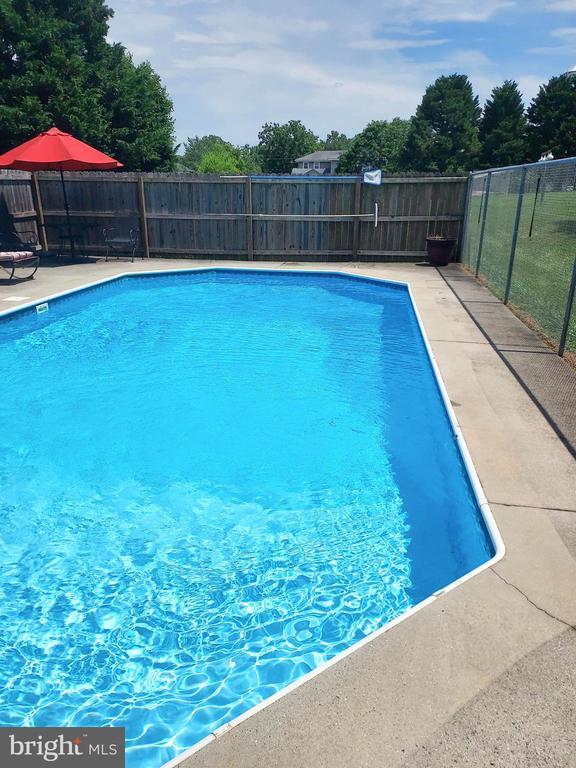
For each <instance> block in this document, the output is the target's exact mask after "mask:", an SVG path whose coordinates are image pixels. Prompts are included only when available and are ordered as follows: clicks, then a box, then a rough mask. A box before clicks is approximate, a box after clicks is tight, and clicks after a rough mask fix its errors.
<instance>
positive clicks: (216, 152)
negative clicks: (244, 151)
mask: <svg viewBox="0 0 576 768" xmlns="http://www.w3.org/2000/svg"><path fill="white" fill-rule="evenodd" d="M198 173H225V174H228V175H234V174H240V173H242V169H241V168H240V163H239V158H238V153H237V152H236V150H235V148H234V147H232V150H230V149H227V148H226V147H219V148H217V149H212V150H210V152H206V154H205V155H204V156H203V157H202V160H201V161H200V164H199V166H198Z"/></svg>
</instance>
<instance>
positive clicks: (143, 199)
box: [138, 173, 150, 259]
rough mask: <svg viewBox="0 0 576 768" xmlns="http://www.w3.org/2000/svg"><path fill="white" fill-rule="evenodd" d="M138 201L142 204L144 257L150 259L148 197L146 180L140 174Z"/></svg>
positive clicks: (141, 226)
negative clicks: (145, 190)
mask: <svg viewBox="0 0 576 768" xmlns="http://www.w3.org/2000/svg"><path fill="white" fill-rule="evenodd" d="M138 201H139V204H140V229H141V230H142V245H143V246H144V256H145V257H146V258H147V259H149V258H150V244H149V242H148V219H147V217H146V197H145V195H144V178H143V176H142V174H141V173H139V174H138Z"/></svg>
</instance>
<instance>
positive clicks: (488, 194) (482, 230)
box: [475, 171, 492, 277]
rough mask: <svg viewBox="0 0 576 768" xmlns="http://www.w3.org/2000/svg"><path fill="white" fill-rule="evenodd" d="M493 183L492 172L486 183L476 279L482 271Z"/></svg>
mask: <svg viewBox="0 0 576 768" xmlns="http://www.w3.org/2000/svg"><path fill="white" fill-rule="evenodd" d="M491 181H492V171H489V173H488V181H487V182H486V192H485V193H484V195H485V197H484V200H483V203H484V210H483V211H482V226H481V227H480V240H479V242H478V258H477V259H476V272H475V274H476V277H478V272H479V271H480V258H481V257H482V246H483V245H484V230H485V228H486V211H487V210H488V199H489V197H490V182H491Z"/></svg>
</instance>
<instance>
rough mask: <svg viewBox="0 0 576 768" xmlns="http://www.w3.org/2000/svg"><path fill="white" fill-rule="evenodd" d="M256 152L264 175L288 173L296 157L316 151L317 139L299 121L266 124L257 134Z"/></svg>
mask: <svg viewBox="0 0 576 768" xmlns="http://www.w3.org/2000/svg"><path fill="white" fill-rule="evenodd" d="M258 139H259V144H258V151H259V154H260V157H261V159H262V168H263V170H264V171H265V172H266V173H290V171H291V170H292V168H293V167H294V162H295V160H296V158H297V157H301V156H302V155H307V154H309V153H310V152H314V151H315V150H316V149H318V145H319V139H318V137H317V136H316V135H315V134H314V133H313V132H312V131H310V130H308V128H306V127H305V126H304V125H302V123H301V122H300V120H290V121H289V122H288V123H286V124H285V125H280V124H279V123H266V124H265V125H263V126H262V130H261V131H260V133H259V134H258Z"/></svg>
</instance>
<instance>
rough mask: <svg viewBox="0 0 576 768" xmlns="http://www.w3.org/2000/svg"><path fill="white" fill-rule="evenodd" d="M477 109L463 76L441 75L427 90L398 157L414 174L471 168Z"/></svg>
mask: <svg viewBox="0 0 576 768" xmlns="http://www.w3.org/2000/svg"><path fill="white" fill-rule="evenodd" d="M479 118H480V106H479V103H478V97H477V96H474V93H473V91H472V85H471V83H470V81H469V80H468V78H467V77H466V75H443V76H442V77H439V78H438V79H437V80H436V81H435V82H434V83H433V84H432V85H429V86H428V88H427V89H426V92H425V94H424V97H423V98H422V102H421V103H420V105H419V106H418V107H417V109H416V114H415V115H414V117H413V118H412V120H411V123H410V131H409V133H408V138H407V141H406V146H405V148H404V152H403V153H402V157H401V161H400V162H401V165H402V167H403V168H406V169H409V170H413V171H433V172H441V173H444V172H449V173H462V172H463V171H465V170H470V169H472V168H473V167H474V164H475V162H476V158H477V156H478V152H479V149H480V143H479V139H478V121H479Z"/></svg>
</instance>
